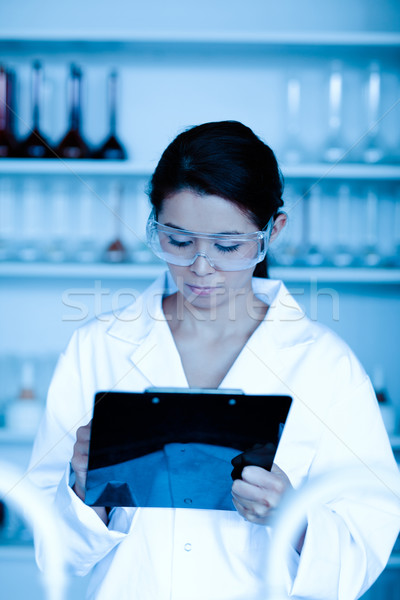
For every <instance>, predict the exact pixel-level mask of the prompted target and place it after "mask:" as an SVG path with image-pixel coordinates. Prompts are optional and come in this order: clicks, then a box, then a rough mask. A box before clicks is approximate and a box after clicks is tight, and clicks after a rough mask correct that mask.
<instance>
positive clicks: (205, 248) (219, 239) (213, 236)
mask: <svg viewBox="0 0 400 600" xmlns="http://www.w3.org/2000/svg"><path fill="white" fill-rule="evenodd" d="M273 224H274V219H273V218H271V219H270V221H269V222H268V224H267V225H266V227H265V228H264V229H263V231H254V232H252V233H240V234H230V233H229V234H226V233H199V232H197V231H187V230H185V229H177V228H175V227H169V226H168V225H163V224H162V223H158V221H156V219H155V216H154V212H152V214H151V215H150V217H149V220H148V222H147V228H146V233H147V243H148V245H149V247H150V248H151V250H152V251H153V252H154V254H155V255H156V256H158V258H161V259H162V260H165V261H166V262H167V263H170V264H172V265H177V266H180V267H189V266H190V265H192V264H193V263H194V262H195V261H196V260H197V258H198V257H199V256H202V257H203V258H205V259H206V260H207V261H208V263H209V264H210V265H211V267H213V268H214V269H216V270H218V271H243V270H244V269H250V268H251V267H254V266H255V265H256V264H257V263H259V262H261V261H262V260H263V259H264V258H265V255H266V253H267V248H268V242H269V237H270V235H271V231H272V227H273Z"/></svg>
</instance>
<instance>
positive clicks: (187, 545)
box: [184, 542, 192, 552]
mask: <svg viewBox="0 0 400 600" xmlns="http://www.w3.org/2000/svg"><path fill="white" fill-rule="evenodd" d="M184 548H185V550H186V552H190V551H191V549H192V544H189V542H188V543H187V544H185V545H184Z"/></svg>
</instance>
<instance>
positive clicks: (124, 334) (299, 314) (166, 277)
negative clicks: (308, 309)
mask: <svg viewBox="0 0 400 600" xmlns="http://www.w3.org/2000/svg"><path fill="white" fill-rule="evenodd" d="M176 289H177V288H176V286H175V284H174V281H173V279H172V277H171V275H170V273H169V271H166V272H165V273H163V274H162V275H161V276H160V277H158V278H157V279H156V280H155V281H154V282H153V283H152V285H150V286H149V287H148V288H147V290H146V291H145V292H144V293H143V294H142V295H141V296H139V297H138V299H137V300H136V301H135V302H134V303H132V304H130V305H129V306H127V307H126V308H124V309H122V311H121V312H120V313H119V314H118V315H117V316H116V317H115V320H114V321H113V323H112V324H111V326H110V327H109V328H108V330H107V333H108V334H109V335H111V336H113V337H116V338H118V339H120V340H123V341H124V342H128V343H131V344H134V345H139V344H141V343H142V342H143V341H144V339H145V338H146V337H147V336H148V335H149V333H150V331H151V330H152V329H153V328H154V327H155V326H156V325H157V323H160V322H162V323H166V319H165V316H164V313H163V310H162V298H163V297H164V296H168V295H170V294H172V293H174V292H175V291H176ZM253 290H254V293H255V294H256V295H257V296H258V297H259V298H260V299H262V300H263V301H264V302H266V303H267V304H268V305H269V309H268V312H267V314H266V316H265V319H264V321H263V322H262V323H261V325H260V327H261V329H264V327H266V326H267V327H268V338H269V339H270V340H271V339H272V340H273V341H274V345H275V346H276V348H286V347H289V348H290V347H293V346H296V345H298V344H307V343H310V342H312V341H313V340H314V339H315V333H316V332H315V327H312V326H311V323H310V320H309V318H308V317H307V316H306V314H305V312H304V311H303V310H302V309H301V308H300V306H299V305H298V303H297V302H296V300H295V299H294V298H293V296H292V295H291V294H290V292H289V291H288V289H287V288H286V286H285V285H284V283H283V282H282V281H280V280H274V279H262V278H257V277H254V278H253ZM258 329H260V328H258Z"/></svg>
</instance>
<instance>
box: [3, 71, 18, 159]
mask: <svg viewBox="0 0 400 600" xmlns="http://www.w3.org/2000/svg"><path fill="white" fill-rule="evenodd" d="M12 84H13V76H12V75H11V74H10V73H7V71H6V70H5V68H4V67H3V65H0V158H10V157H13V156H15V152H16V146H17V143H16V140H15V137H14V135H13V133H12V130H11V127H10V116H11V110H10V108H11V107H10V105H9V102H10V99H11V97H12V90H11V86H12Z"/></svg>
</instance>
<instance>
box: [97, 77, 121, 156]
mask: <svg viewBox="0 0 400 600" xmlns="http://www.w3.org/2000/svg"><path fill="white" fill-rule="evenodd" d="M117 83H118V74H117V72H116V71H113V72H112V73H110V75H109V77H108V102H109V135H108V137H107V139H106V140H105V141H104V142H103V144H102V145H101V146H100V148H99V149H98V150H97V151H96V152H95V153H94V158H103V159H107V160H124V159H125V158H126V151H125V149H124V147H123V146H122V144H121V142H120V141H119V139H118V137H117Z"/></svg>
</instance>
